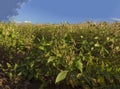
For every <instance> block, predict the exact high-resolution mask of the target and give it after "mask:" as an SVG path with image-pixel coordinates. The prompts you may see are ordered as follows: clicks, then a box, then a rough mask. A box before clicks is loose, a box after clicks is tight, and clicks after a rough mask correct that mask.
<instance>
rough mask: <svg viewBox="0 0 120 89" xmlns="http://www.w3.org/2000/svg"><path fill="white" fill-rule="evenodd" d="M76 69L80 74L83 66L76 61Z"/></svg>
mask: <svg viewBox="0 0 120 89" xmlns="http://www.w3.org/2000/svg"><path fill="white" fill-rule="evenodd" d="M76 67H77V68H78V69H79V70H80V72H82V69H83V64H82V62H80V61H77V62H76Z"/></svg>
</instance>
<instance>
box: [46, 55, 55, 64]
mask: <svg viewBox="0 0 120 89" xmlns="http://www.w3.org/2000/svg"><path fill="white" fill-rule="evenodd" d="M55 59H56V58H55V57H54V56H51V57H49V58H48V61H47V62H48V63H49V62H52V61H53V60H55Z"/></svg>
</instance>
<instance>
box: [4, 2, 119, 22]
mask: <svg viewBox="0 0 120 89" xmlns="http://www.w3.org/2000/svg"><path fill="white" fill-rule="evenodd" d="M6 2H7V1H6ZM17 11H18V15H17V16H14V18H13V19H14V20H15V21H31V22H33V23H60V22H64V21H67V22H70V23H79V22H83V21H88V20H92V21H108V20H120V19H119V18H120V0H30V1H29V2H27V3H25V4H24V5H22V7H21V9H17Z"/></svg>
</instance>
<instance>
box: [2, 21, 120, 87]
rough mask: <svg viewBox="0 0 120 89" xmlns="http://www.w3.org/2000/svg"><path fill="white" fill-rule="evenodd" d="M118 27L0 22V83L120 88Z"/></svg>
mask: <svg viewBox="0 0 120 89" xmlns="http://www.w3.org/2000/svg"><path fill="white" fill-rule="evenodd" d="M119 28H120V23H118V22H116V23H106V22H101V23H98V24H94V23H92V22H86V23H81V24H74V25H73V24H53V25H49V24H48V25H47V24H45V25H33V24H16V23H0V79H3V78H5V79H6V81H8V82H9V83H8V84H9V85H10V86H9V87H11V89H17V88H18V87H20V86H23V87H26V86H27V85H30V84H32V83H33V82H34V81H37V80H39V82H40V89H50V86H53V85H54V86H55V87H52V89H53V88H56V89H58V87H59V89H62V88H63V89H64V88H65V89H74V88H75V89H80V88H82V89H97V88H98V89H119V88H120V86H119V85H120V63H119V61H120V29H119ZM26 82H27V83H26ZM0 86H1V87H2V88H3V89H4V87H6V86H7V85H6V84H3V83H0ZM62 86H64V87H62ZM18 89H19V88H18ZM21 89H23V88H21ZM25 89H26V88H25Z"/></svg>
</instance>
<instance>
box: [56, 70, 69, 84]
mask: <svg viewBox="0 0 120 89" xmlns="http://www.w3.org/2000/svg"><path fill="white" fill-rule="evenodd" d="M67 73H68V71H66V70H65V71H61V72H60V73H59V74H58V75H57V78H56V80H55V83H58V82H60V81H62V80H64V79H65V78H66V76H67Z"/></svg>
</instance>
